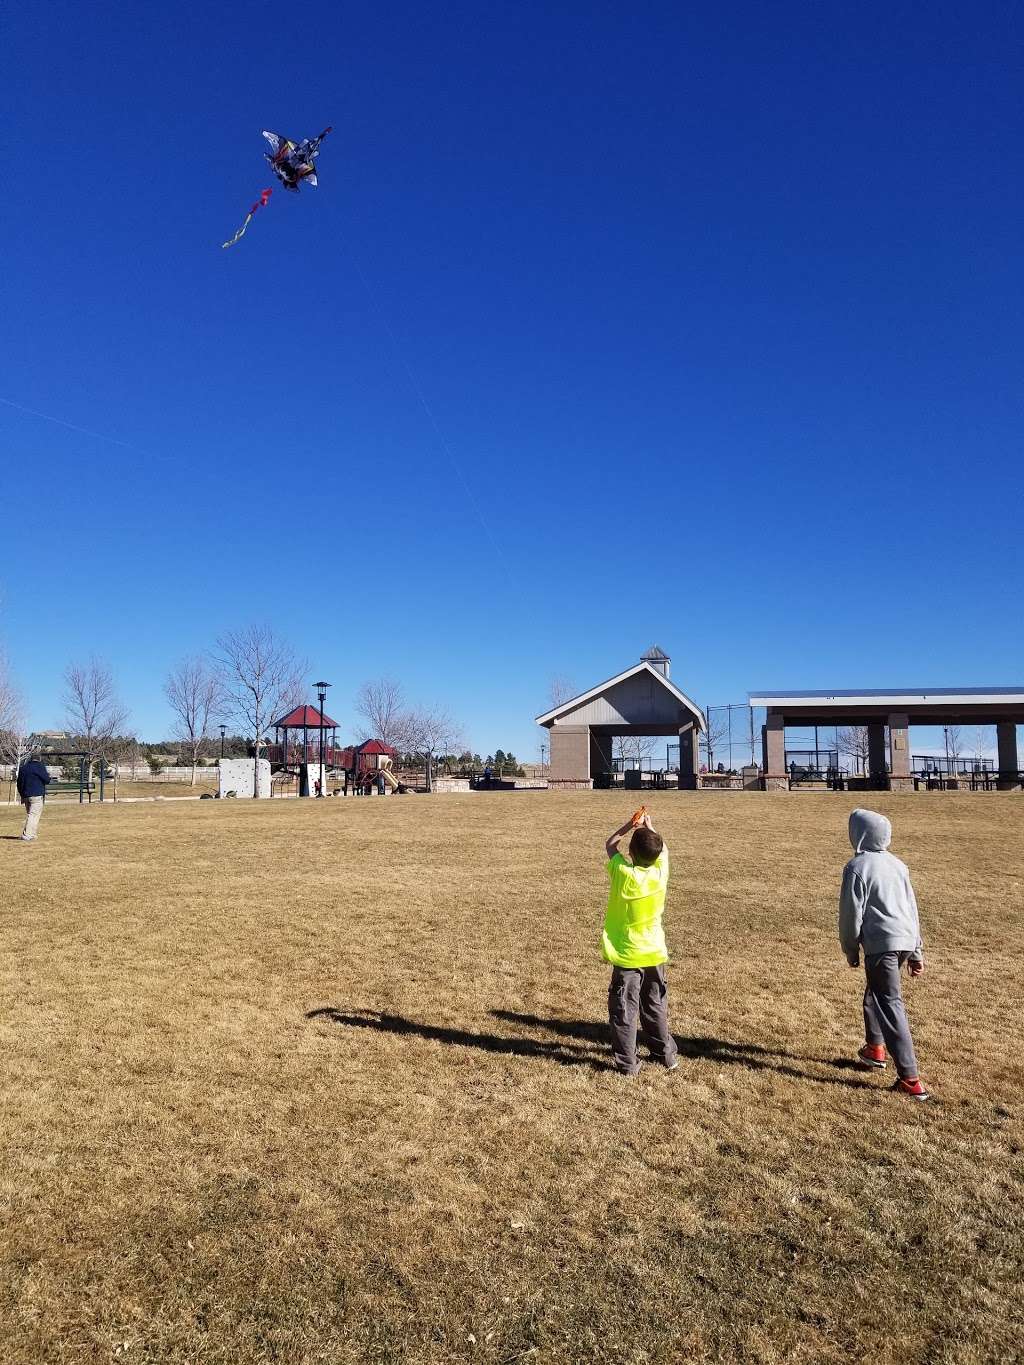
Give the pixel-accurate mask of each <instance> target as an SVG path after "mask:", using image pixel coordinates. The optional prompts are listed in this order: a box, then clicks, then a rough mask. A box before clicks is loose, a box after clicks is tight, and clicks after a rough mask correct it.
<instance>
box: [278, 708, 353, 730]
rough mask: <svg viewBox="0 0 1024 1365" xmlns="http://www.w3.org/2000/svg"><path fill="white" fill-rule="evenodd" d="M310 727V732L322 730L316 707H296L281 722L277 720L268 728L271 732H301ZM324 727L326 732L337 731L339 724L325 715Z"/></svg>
mask: <svg viewBox="0 0 1024 1365" xmlns="http://www.w3.org/2000/svg"><path fill="white" fill-rule="evenodd" d="M304 725H305V726H308V727H309V729H310V730H319V729H320V712H319V711H318V710H317V709H316V707H315V706H296V708H295V710H294V711H289V712H288V714H287V715H286V716H282V717H281V718H280V720H275V721H274V723H273V725H270V726H268V727H267V728H268V729H270V730H283V729H285V728H286V727H287V728H288V729H289V730H301V729H302V727H303V726H304ZM323 725H324V729H325V730H335V729H337V726H338V722H337V721H336V720H331V718H330V716H328V715H327V714H326V713H325V714H324V719H323Z"/></svg>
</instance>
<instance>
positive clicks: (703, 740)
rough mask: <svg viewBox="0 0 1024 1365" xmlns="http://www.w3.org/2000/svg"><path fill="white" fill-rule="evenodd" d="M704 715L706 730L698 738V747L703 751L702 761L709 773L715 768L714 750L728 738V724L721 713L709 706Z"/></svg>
mask: <svg viewBox="0 0 1024 1365" xmlns="http://www.w3.org/2000/svg"><path fill="white" fill-rule="evenodd" d="M706 714H707V722H708V728H707V729H706V730H705V731H704V733H703V734H702V735H701V737H700V746H701V748H702V749H703V750H704V761H705V763H706V764H707V766H708V770H709V771H710V770H711V769H712V768H713V767H714V766H715V750H716V749H717V748H718V747H719V745H720V744H722V742H723V741H724V740H726V739H727V738H728V736H729V722H728V719H723V718H722V715H721V712H720V711H718V710H717V709H716V708H715V707H714V706H709V707H708V709H707V713H706ZM726 715H728V712H727V713H726Z"/></svg>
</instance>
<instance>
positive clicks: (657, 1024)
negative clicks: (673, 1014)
mask: <svg viewBox="0 0 1024 1365" xmlns="http://www.w3.org/2000/svg"><path fill="white" fill-rule="evenodd" d="M638 1016H639V1020H640V1023H641V1024H642V1025H643V1030H644V1034H645V1035H646V1038H647V1043H648V1046H649V1047H650V1049H651V1057H652V1058H653V1059H654V1061H656V1062H663V1063H664V1064H665V1065H666V1066H670V1065H671V1064H672V1063H673V1062H674V1061H675V1059H676V1057H677V1056H678V1051H679V1050H678V1048H677V1047H676V1044H675V1039H674V1038H673V1037H672V1034H671V1031H670V1030H669V1026H668V985H667V983H666V981H665V964H664V963H659V964H658V966H657V967H613V968H612V980H611V985H610V986H609V987H608V1023H609V1025H610V1026H611V1031H612V1056H613V1057H614V1058H615V1066H616V1068H617V1069H618V1070H619V1071H625V1072H626V1073H627V1074H628V1075H633V1074H634V1072H636V1071H639V1069H640V1063H639V1062H638V1061H637V1056H636V1026H637V1018H638Z"/></svg>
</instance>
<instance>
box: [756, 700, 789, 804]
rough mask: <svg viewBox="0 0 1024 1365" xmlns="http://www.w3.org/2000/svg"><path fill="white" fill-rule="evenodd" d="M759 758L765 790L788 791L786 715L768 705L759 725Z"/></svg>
mask: <svg viewBox="0 0 1024 1365" xmlns="http://www.w3.org/2000/svg"><path fill="white" fill-rule="evenodd" d="M761 760H762V767H763V769H764V789H765V791H766V792H786V791H789V773H787V772H786V717H785V714H784V713H783V712H782V711H775V710H773V709H772V708H770V707H769V709H768V714H767V715H766V716H765V723H764V725H762V727H761Z"/></svg>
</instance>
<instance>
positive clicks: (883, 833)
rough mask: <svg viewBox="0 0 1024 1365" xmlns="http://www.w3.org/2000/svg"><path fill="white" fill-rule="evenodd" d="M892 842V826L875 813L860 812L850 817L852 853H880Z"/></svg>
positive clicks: (856, 811)
mask: <svg viewBox="0 0 1024 1365" xmlns="http://www.w3.org/2000/svg"><path fill="white" fill-rule="evenodd" d="M891 841H892V825H891V824H890V823H889V821H888V820H887V819H886V818H885V816H884V815H879V814H878V812H877V811H873V810H861V809H860V808H859V807H858V809H857V810H855V811H854V812H853V813H852V814H851V816H850V843H851V844H852V845H853V851H854V853H882V852H883V851H884V850H885V849H887V848H888V847H889V844H890V842H891Z"/></svg>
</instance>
